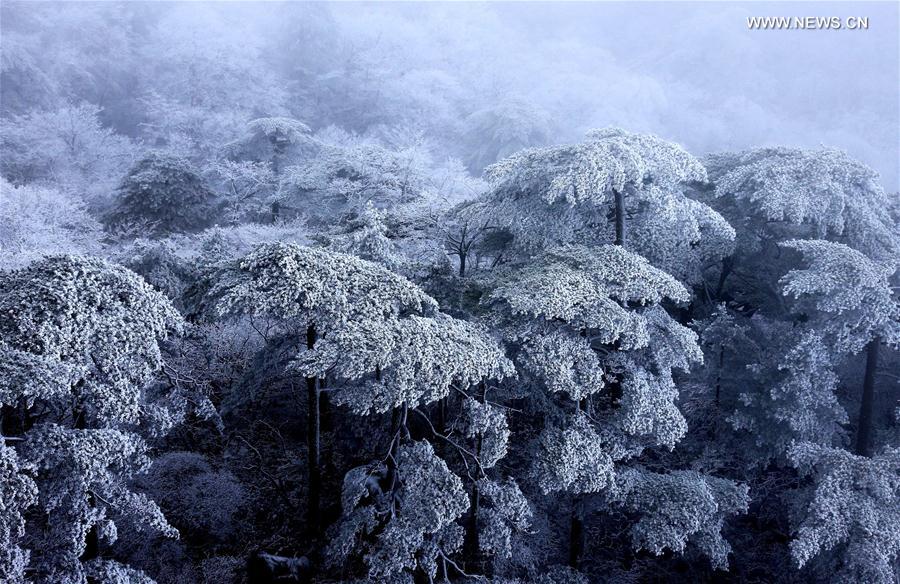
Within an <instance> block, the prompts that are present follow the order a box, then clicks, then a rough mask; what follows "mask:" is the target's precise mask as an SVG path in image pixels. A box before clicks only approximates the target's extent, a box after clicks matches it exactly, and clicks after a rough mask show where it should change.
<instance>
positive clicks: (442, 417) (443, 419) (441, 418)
mask: <svg viewBox="0 0 900 584" xmlns="http://www.w3.org/2000/svg"><path fill="white" fill-rule="evenodd" d="M437 428H438V430H439V431H440V432H441V433H442V434H444V433H446V432H447V398H446V397H442V398H441V399H440V400H438V420H437Z"/></svg>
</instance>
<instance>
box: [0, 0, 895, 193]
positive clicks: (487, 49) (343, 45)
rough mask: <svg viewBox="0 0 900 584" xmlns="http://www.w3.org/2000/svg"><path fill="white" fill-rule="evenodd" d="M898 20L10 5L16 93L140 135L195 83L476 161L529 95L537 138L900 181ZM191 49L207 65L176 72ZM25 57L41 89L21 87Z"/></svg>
mask: <svg viewBox="0 0 900 584" xmlns="http://www.w3.org/2000/svg"><path fill="white" fill-rule="evenodd" d="M750 16H791V17H793V16H840V17H841V18H844V17H847V16H862V17H868V22H869V28H868V30H847V29H843V30H790V31H785V30H749V29H748V26H747V17H750ZM897 22H898V7H897V5H896V4H895V3H856V2H854V3H824V4H815V3H799V4H765V3H728V4H725V3H722V4H714V3H677V2H672V3H637V4H635V3H612V2H611V3H571V4H570V3H554V4H544V3H527V4H512V3H510V4H503V3H498V4H476V3H463V4H453V3H451V4H444V3H429V4H418V3H404V4H357V3H335V4H301V3H287V4H280V3H199V2H198V3H141V2H133V3H127V4H119V3H100V4H90V3H76V4H65V5H57V4H53V3H42V4H40V5H36V4H19V3H15V2H5V3H4V6H3V23H2V32H3V40H4V42H3V48H4V51H3V53H4V55H3V68H4V76H5V77H4V81H5V83H4V85H6V87H4V90H3V91H4V93H3V96H4V100H3V101H4V103H3V108H4V109H5V110H7V111H15V110H16V109H22V108H23V107H26V106H23V105H22V104H19V103H17V101H18V100H23V102H24V103H25V104H27V106H33V105H36V104H41V103H47V102H48V101H52V100H54V99H55V100H59V99H64V100H71V101H82V100H84V101H89V102H92V103H98V104H99V105H101V106H102V107H104V108H105V111H104V114H103V115H104V119H105V121H106V122H107V123H109V124H111V125H112V126H113V127H115V128H116V129H117V130H119V131H121V132H124V133H126V134H129V135H132V136H140V135H141V131H140V130H141V126H140V124H142V123H147V119H146V118H147V117H148V111H147V107H146V104H147V97H148V96H149V95H151V94H156V95H157V96H160V97H162V98H166V99H173V100H176V101H179V100H182V101H183V98H184V92H189V91H190V86H191V84H194V85H195V89H196V90H197V91H198V93H199V94H203V98H204V99H205V100H206V102H207V103H208V104H210V105H211V107H212V108H213V109H216V110H217V111H218V112H220V113H221V112H222V111H223V110H227V109H228V108H227V107H226V106H232V108H233V110H241V111H245V110H251V111H252V112H253V113H254V114H258V115H276V114H290V115H294V116H296V117H298V118H299V119H302V120H303V121H305V122H306V123H308V124H309V125H311V126H313V127H314V128H320V127H324V126H327V125H329V124H336V125H339V126H342V127H344V128H345V129H349V130H353V131H356V132H362V133H365V132H370V133H371V132H374V131H376V126H378V125H379V124H381V125H389V126H396V125H398V124H402V125H405V126H407V127H415V128H417V129H418V130H419V131H423V132H425V134H426V135H427V137H428V138H429V139H431V140H433V141H434V142H436V143H438V144H440V147H439V150H440V151H441V152H442V153H446V154H450V155H454V156H458V157H460V158H462V159H464V160H469V159H471V157H472V156H473V150H475V149H477V143H478V141H479V139H480V138H483V137H480V136H478V135H477V132H474V133H473V130H472V129H471V128H466V125H465V120H466V118H467V117H468V116H470V115H471V114H472V113H473V112H476V111H478V110H480V109H484V108H487V107H493V106H496V105H497V104H498V103H500V102H503V101H504V100H515V102H516V103H524V104H527V105H528V107H529V108H532V110H529V111H530V112H531V115H532V116H533V118H534V119H532V120H527V121H526V120H523V121H522V122H521V123H522V124H523V125H529V124H530V125H532V126H546V128H545V130H544V131H542V132H538V133H539V134H541V135H540V136H533V137H532V139H531V140H523V141H524V142H529V141H530V142H547V143H559V142H566V141H573V140H577V139H579V138H580V137H581V136H582V135H583V133H584V131H585V130H587V129H590V128H594V127H603V126H619V127H622V128H624V129H627V130H630V131H640V132H652V133H656V134H658V135H660V136H661V137H664V138H667V139H670V140H675V141H677V142H679V143H681V144H683V145H684V146H685V147H687V148H688V149H689V150H690V151H691V152H692V153H694V154H695V155H698V156H701V155H704V154H706V153H708V152H715V151H721V150H735V149H743V148H748V147H759V146H767V145H789V146H801V147H816V146H819V145H827V146H833V147H837V148H841V149H845V150H847V151H848V152H849V153H850V154H851V156H854V157H856V158H858V159H860V160H861V161H863V162H865V163H866V164H868V165H870V166H872V167H873V168H875V169H876V170H877V171H879V172H880V173H881V175H882V177H883V182H884V186H885V188H886V189H888V190H896V189H897V184H898V170H897V161H898V152H897V145H898V142H900V136H898V128H900V118H898V99H897V92H898V87H900V79H898V69H900V66H898V54H900V48H898V35H897ZM188 62H193V65H191V67H194V69H192V70H194V71H195V73H194V75H195V76H196V75H197V72H198V71H199V73H200V76H201V77H202V78H203V79H197V78H196V77H195V78H194V79H191V78H190V74H186V75H185V74H183V73H185V71H181V72H179V71H177V68H179V67H182V66H185V65H186V64H187V63H188ZM25 64H30V65H37V67H38V68H39V69H40V73H39V74H36V77H38V78H39V80H40V81H41V82H42V85H44V86H45V87H43V89H45V90H46V91H45V92H44V93H46V95H44V94H37V95H36V94H35V92H34V90H35V88H31V91H30V93H31V94H30V95H28V96H22V95H16V91H17V89H18V88H17V87H16V85H17V84H18V83H20V82H21V81H20V78H16V77H15V76H14V74H15V71H16V70H17V68H21V67H24V66H25ZM198 68H199V69H198ZM201 84H205V85H201ZM244 84H247V85H246V86H244ZM38 93H41V92H38ZM210 94H214V95H210ZM215 99H220V100H221V101H220V102H218V103H213V101H214V100H215ZM335 99H336V100H339V101H340V102H341V103H323V102H327V101H329V100H331V101H333V100H335ZM195 101H196V100H195ZM170 113H171V112H170ZM231 113H233V111H232V112H231ZM509 131H510V132H512V133H515V132H521V131H524V132H525V133H526V134H527V130H524V129H523V128H513V129H510V130H509ZM144 137H145V138H146V136H144ZM525 145H531V144H527V143H526V144H525ZM488 158H492V156H490V155H488ZM487 162H493V160H482V161H480V162H479V163H477V164H474V165H473V170H475V171H476V172H477V171H478V170H479V167H480V166H482V165H483V164H484V163H487Z"/></svg>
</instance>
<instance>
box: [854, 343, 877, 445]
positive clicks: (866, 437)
mask: <svg viewBox="0 0 900 584" xmlns="http://www.w3.org/2000/svg"><path fill="white" fill-rule="evenodd" d="M880 344H881V337H875V338H873V339H872V340H871V341H869V345H868V347H866V373H865V377H864V378H863V391H862V400H861V401H860V404H859V425H858V428H857V431H856V454H858V455H859V456H872V410H873V408H874V405H875V370H876V369H878V346H879V345H880Z"/></svg>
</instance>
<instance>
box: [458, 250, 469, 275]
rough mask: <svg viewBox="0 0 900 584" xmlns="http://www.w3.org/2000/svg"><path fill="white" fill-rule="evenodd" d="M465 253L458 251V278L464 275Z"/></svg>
mask: <svg viewBox="0 0 900 584" xmlns="http://www.w3.org/2000/svg"><path fill="white" fill-rule="evenodd" d="M466 255H467V254H465V253H463V252H460V253H459V277H460V278H465V277H466Z"/></svg>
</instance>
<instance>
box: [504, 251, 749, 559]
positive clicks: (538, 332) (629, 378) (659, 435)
mask: <svg viewBox="0 0 900 584" xmlns="http://www.w3.org/2000/svg"><path fill="white" fill-rule="evenodd" d="M688 298H689V295H688V292H687V290H686V289H685V288H684V286H683V285H681V284H680V283H679V282H678V281H677V280H675V279H674V278H673V277H672V276H670V275H668V274H666V273H665V272H663V271H661V270H659V269H657V268H654V267H653V266H651V265H650V264H649V262H647V260H645V259H644V258H642V257H640V256H638V255H636V254H634V253H631V252H629V251H627V250H625V249H624V248H623V247H622V246H612V245H606V246H602V247H596V248H587V247H580V246H568V247H560V248H555V249H552V250H550V251H548V252H545V253H544V254H542V255H540V256H538V257H536V258H534V259H533V260H531V261H530V263H528V264H526V265H524V266H520V267H518V268H517V269H511V270H509V272H508V274H506V275H505V277H501V279H500V283H499V285H498V286H497V287H496V288H495V289H494V290H493V291H491V292H490V296H489V299H488V300H487V302H488V304H489V305H490V306H491V307H492V308H493V311H494V316H493V318H495V319H497V320H496V322H497V323H498V324H500V325H502V326H504V327H505V329H506V330H507V334H508V336H509V338H510V340H511V342H512V343H513V344H514V345H515V346H516V347H517V357H516V360H517V363H518V365H519V368H520V371H521V372H523V374H524V377H525V378H526V379H527V380H529V381H530V382H531V383H533V384H534V385H535V387H536V389H538V390H540V389H543V390H545V391H546V392H548V393H549V401H546V399H545V401H544V402H543V403H546V404H547V405H545V406H543V407H542V409H543V410H544V412H545V413H544V418H545V422H544V423H545V428H544V431H543V432H542V434H541V435H540V438H539V440H538V444H537V452H536V456H535V467H534V475H535V479H536V482H537V485H538V486H539V487H540V489H541V490H542V491H543V492H544V493H551V492H557V491H564V492H569V493H572V494H575V495H579V494H582V493H608V492H612V491H614V490H615V485H616V481H617V474H618V472H619V471H618V467H619V466H620V464H621V463H624V462H627V461H628V460H629V459H632V458H634V457H636V456H639V455H640V454H641V453H642V452H643V451H644V450H645V449H646V448H648V447H656V446H664V447H667V448H669V449H672V448H674V446H675V444H676V443H677V442H678V441H679V440H680V439H681V438H682V437H683V436H684V434H685V433H686V431H687V425H686V422H685V419H684V417H683V416H682V414H681V412H680V411H679V409H678V407H677V405H676V403H675V401H676V399H677V397H678V389H677V386H676V384H675V380H674V378H673V371H674V370H675V369H680V370H683V371H687V370H688V368H689V367H690V366H691V364H693V363H697V362H700V361H702V355H701V352H700V347H699V346H698V345H697V337H696V334H695V333H693V332H692V331H690V330H689V329H687V328H686V327H684V326H682V325H680V324H678V323H677V322H676V321H675V320H674V319H672V317H670V316H669V315H668V314H667V313H666V311H665V310H664V309H663V308H662V306H661V303H662V302H663V301H664V300H668V301H674V302H685V301H687V299H688ZM661 480H662V479H661ZM666 480H670V481H676V480H677V477H670V478H667V479H666ZM703 480H706V479H704V478H703V477H702V476H700V475H698V478H697V481H700V482H702V481H703ZM709 480H711V481H715V480H718V479H713V478H710V479H709ZM704 484H705V483H704ZM723 484H728V485H732V488H734V489H739V488H738V487H736V486H733V484H732V483H730V482H729V481H724V480H723ZM695 488H697V489H701V488H702V485H699V484H698V485H697V486H696V487H695ZM738 507H739V506H737V507H735V508H734V509H733V511H736V510H738ZM733 511H732V512H733ZM670 512H671V511H670ZM693 512H697V513H700V511H697V510H694V511H693ZM579 515H580V514H579V513H578V511H577V505H576V510H575V511H574V512H573V525H572V528H571V529H572V533H571V534H570V537H572V538H573V540H574V538H577V537H580V534H579V532H580V530H581V529H582V528H581V518H580V516H579ZM570 545H571V546H572V549H573V550H576V551H575V552H574V557H575V558H576V562H575V563H577V555H578V552H577V549H578V547H579V542H578V541H571V542H570ZM721 550H722V548H721V547H720V546H719V547H716V549H715V550H713V548H712V547H709V548H707V551H715V553H714V554H713V555H712V559H713V561H714V562H715V563H716V565H720V564H721V562H722V560H723V555H722V552H721Z"/></svg>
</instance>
